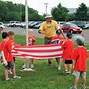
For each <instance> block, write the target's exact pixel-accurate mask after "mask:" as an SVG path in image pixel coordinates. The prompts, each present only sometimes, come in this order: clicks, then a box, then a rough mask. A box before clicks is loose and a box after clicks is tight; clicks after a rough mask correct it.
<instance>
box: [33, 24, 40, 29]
mask: <svg viewBox="0 0 89 89" xmlns="http://www.w3.org/2000/svg"><path fill="white" fill-rule="evenodd" d="M41 24H42V23H39V24H37V25H35V26H34V28H36V29H39V27H40V26H41Z"/></svg>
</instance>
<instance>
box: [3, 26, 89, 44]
mask: <svg viewBox="0 0 89 89" xmlns="http://www.w3.org/2000/svg"><path fill="white" fill-rule="evenodd" d="M11 30H12V31H14V32H15V34H20V35H25V34H26V29H24V28H21V27H5V31H11ZM33 31H34V34H35V36H36V37H39V38H43V36H42V35H41V34H39V33H38V29H33ZM83 33H84V37H85V43H89V30H83Z"/></svg>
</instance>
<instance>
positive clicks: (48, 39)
mask: <svg viewBox="0 0 89 89" xmlns="http://www.w3.org/2000/svg"><path fill="white" fill-rule="evenodd" d="M51 41H52V37H50V38H47V37H44V44H51Z"/></svg>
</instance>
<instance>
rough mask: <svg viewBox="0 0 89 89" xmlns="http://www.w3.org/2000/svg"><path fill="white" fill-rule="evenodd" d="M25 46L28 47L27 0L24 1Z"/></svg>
mask: <svg viewBox="0 0 89 89" xmlns="http://www.w3.org/2000/svg"><path fill="white" fill-rule="evenodd" d="M25 20H26V45H27V46H28V0H25Z"/></svg>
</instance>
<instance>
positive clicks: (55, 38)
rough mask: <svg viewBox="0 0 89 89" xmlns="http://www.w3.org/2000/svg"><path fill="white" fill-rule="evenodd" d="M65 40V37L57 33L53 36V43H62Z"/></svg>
mask: <svg viewBox="0 0 89 89" xmlns="http://www.w3.org/2000/svg"><path fill="white" fill-rule="evenodd" d="M63 40H64V39H63V37H61V36H58V35H56V36H54V37H53V38H52V44H62V42H63Z"/></svg>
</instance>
